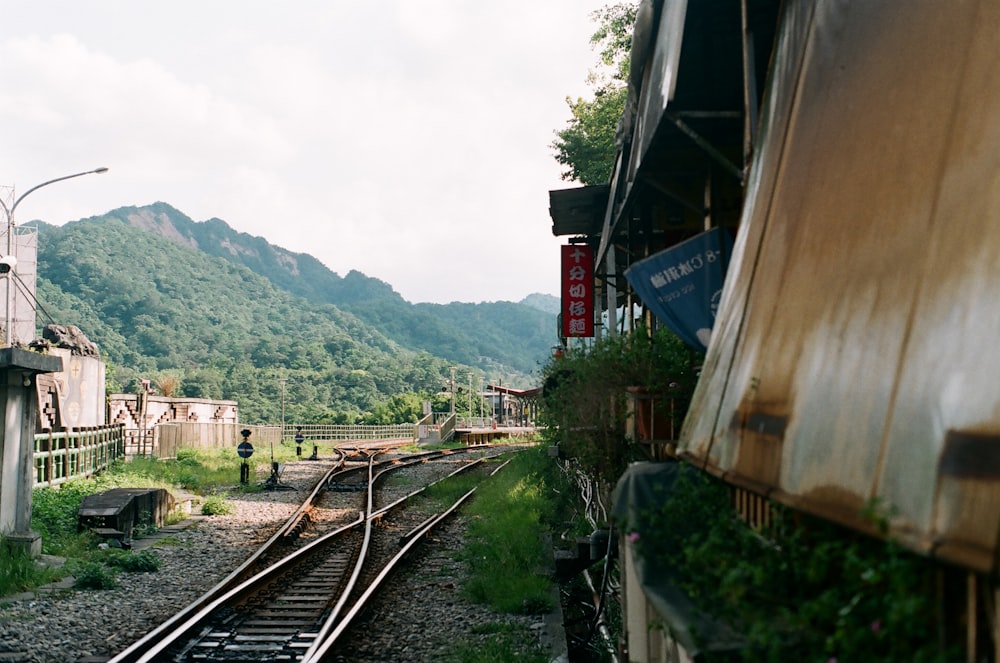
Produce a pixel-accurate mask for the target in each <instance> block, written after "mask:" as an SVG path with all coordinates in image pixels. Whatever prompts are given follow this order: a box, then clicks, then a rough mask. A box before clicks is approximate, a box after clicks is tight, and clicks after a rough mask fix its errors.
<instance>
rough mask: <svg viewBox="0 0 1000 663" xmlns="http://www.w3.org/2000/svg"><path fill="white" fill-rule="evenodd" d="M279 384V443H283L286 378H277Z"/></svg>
mask: <svg viewBox="0 0 1000 663" xmlns="http://www.w3.org/2000/svg"><path fill="white" fill-rule="evenodd" d="M278 382H280V383H281V443H282V444H284V443H285V383H286V382H288V378H278Z"/></svg>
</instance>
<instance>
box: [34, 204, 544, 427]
mask: <svg viewBox="0 0 1000 663" xmlns="http://www.w3.org/2000/svg"><path fill="white" fill-rule="evenodd" d="M37 226H38V231H39V238H38V244H39V249H38V299H39V301H40V304H41V306H40V309H39V314H38V318H39V325H44V324H47V323H48V322H50V321H52V322H57V323H59V324H73V325H77V326H78V327H80V328H81V329H82V330H83V331H84V333H86V334H87V336H88V337H89V338H90V339H91V340H93V341H94V342H96V343H97V344H98V346H99V347H100V348H101V351H102V354H104V355H105V356H106V357H107V359H108V361H109V365H110V368H111V370H110V371H109V381H110V382H111V383H112V387H113V388H123V389H128V390H130V389H131V388H134V383H135V381H137V380H139V379H141V378H150V379H153V380H154V381H155V380H156V379H158V378H162V377H175V378H179V380H180V385H181V386H180V395H184V396H191V397H204V398H229V399H235V400H238V401H239V402H240V411H241V419H242V420H244V421H247V422H248V423H252V422H254V421H265V420H267V421H277V420H278V418H279V416H280V413H279V410H280V407H281V405H280V395H279V393H278V391H279V385H280V383H279V380H280V379H287V382H286V387H287V395H286V399H285V400H286V401H287V402H286V409H287V412H286V413H287V414H288V416H289V417H292V418H295V419H296V420H298V421H307V420H309V421H331V420H334V419H337V420H347V419H356V418H359V417H363V416H369V415H370V414H371V413H372V412H373V411H378V410H379V408H380V407H384V406H385V404H386V403H387V402H388V401H390V400H391V399H392V398H393V397H398V395H400V394H406V393H409V392H415V393H417V394H423V397H426V396H427V394H432V393H434V392H438V391H440V390H441V389H442V387H444V385H445V384H446V383H447V381H448V376H449V374H450V372H451V369H452V367H457V368H458V370H459V375H460V376H462V377H464V376H467V374H468V372H469V371H470V370H471V371H473V372H475V373H476V374H477V375H485V378H486V379H487V380H490V381H492V380H494V379H498V378H499V379H502V380H503V383H504V384H509V385H515V386H525V387H527V386H533V382H534V379H533V378H532V376H531V374H532V373H533V372H534V371H535V369H536V368H537V367H538V365H539V364H540V363H541V362H543V361H544V360H545V358H546V357H547V356H548V353H549V349H550V347H551V346H552V345H553V341H554V338H555V316H554V315H552V314H550V313H547V312H545V311H542V310H539V308H538V307H537V306H531V305H526V304H519V303H512V302H495V303H480V304H460V303H453V304H448V305H436V304H410V303H408V302H406V301H405V300H404V299H403V298H402V297H401V296H400V295H399V294H398V293H396V292H395V291H394V290H393V289H392V287H391V286H389V285H388V284H386V283H384V282H382V281H379V280H378V279H372V278H369V277H366V276H365V275H363V274H361V273H360V272H356V271H351V272H349V273H348V274H347V276H345V277H340V276H339V275H337V274H336V273H334V272H332V271H330V270H329V269H327V268H326V267H325V266H324V265H323V264H322V263H320V262H319V261H318V260H316V259H315V258H313V257H312V256H309V255H306V254H298V253H292V252H289V251H286V250H284V249H282V248H280V247H276V246H273V245H271V244H269V243H268V242H266V241H265V240H263V239H261V238H259V237H252V236H249V235H247V234H245V233H239V232H236V231H235V230H233V229H232V228H230V227H229V226H228V225H227V224H226V223H225V222H223V221H221V220H219V219H211V220H209V221H205V222H201V223H197V222H194V221H192V220H191V219H190V218H188V217H186V216H185V215H184V214H182V213H180V212H179V211H177V210H176V209H174V208H173V207H171V206H169V205H166V204H164V203H156V204H155V205H150V206H147V207H126V208H121V209H118V210H114V211H112V212H109V213H108V214H106V215H103V216H100V217H92V218H89V219H83V220H80V221H76V222H73V223H68V224H66V225H64V226H60V227H56V226H50V225H47V224H43V223H39V224H37ZM338 418H339V419H338ZM345 418H346V419H345Z"/></svg>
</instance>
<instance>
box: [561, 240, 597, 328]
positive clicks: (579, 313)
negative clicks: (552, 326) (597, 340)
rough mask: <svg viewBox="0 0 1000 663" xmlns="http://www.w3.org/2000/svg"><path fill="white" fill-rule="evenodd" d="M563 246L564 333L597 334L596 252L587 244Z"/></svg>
mask: <svg viewBox="0 0 1000 663" xmlns="http://www.w3.org/2000/svg"><path fill="white" fill-rule="evenodd" d="M561 248H562V334H563V337H565V338H573V337H589V336H593V335H594V252H593V250H592V249H591V248H590V247H589V246H586V245H581V244H568V245H566V246H563V247H561Z"/></svg>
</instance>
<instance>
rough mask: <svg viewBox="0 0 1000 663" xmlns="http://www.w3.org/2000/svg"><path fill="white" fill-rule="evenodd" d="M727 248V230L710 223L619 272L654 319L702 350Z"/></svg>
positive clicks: (723, 272) (712, 317) (719, 292)
mask: <svg viewBox="0 0 1000 663" xmlns="http://www.w3.org/2000/svg"><path fill="white" fill-rule="evenodd" d="M731 253H732V240H731V239H730V238H729V234H728V233H726V232H725V231H721V230H720V229H719V228H712V229H711V230H708V231H706V232H703V233H701V234H700V235H695V236H694V237H692V238H691V239H688V240H685V241H683V242H681V243H680V244H678V245H676V246H672V247H670V248H669V249H666V250H664V251H660V252H659V253H657V254H654V255H652V256H650V257H648V258H645V259H643V260H640V261H639V262H637V263H635V264H633V265H632V266H631V267H629V268H628V269H627V270H625V278H626V279H628V282H629V285H631V286H632V289H633V290H635V292H636V294H637V295H639V299H641V300H642V303H643V304H645V305H646V307H647V308H649V310H650V311H652V312H653V315H655V316H656V317H657V318H658V319H659V320H660V322H662V323H663V324H665V325H667V326H668V327H670V329H671V330H673V332H674V333H675V334H677V335H678V336H680V337H681V339H682V340H683V341H684V342H685V343H687V344H688V345H691V346H692V347H695V348H698V349H700V350H705V349H706V348H707V347H708V341H709V338H710V337H711V333H712V325H713V324H714V323H715V313H716V311H717V310H718V307H719V299H720V297H721V296H722V283H723V281H724V280H725V275H726V265H727V264H728V262H729V255H730V254H731Z"/></svg>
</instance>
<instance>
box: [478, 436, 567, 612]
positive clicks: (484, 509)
mask: <svg viewBox="0 0 1000 663" xmlns="http://www.w3.org/2000/svg"><path fill="white" fill-rule="evenodd" d="M563 481H564V479H563V478H562V475H561V474H560V472H559V471H558V468H557V467H556V466H555V463H553V461H552V459H551V458H549V456H548V454H547V450H546V449H545V448H544V447H542V446H535V447H528V448H526V449H524V450H522V451H518V452H515V453H514V454H513V455H512V456H511V462H510V463H509V464H508V465H507V466H506V467H505V468H504V469H502V470H501V471H499V472H498V473H496V474H495V475H493V476H492V477H491V478H490V479H489V480H488V481H486V482H485V483H484V484H483V485H482V486H480V488H479V489H478V490H477V491H476V493H475V495H474V497H473V500H472V503H471V504H470V505H469V506H468V508H467V509H466V513H467V514H468V516H469V517H470V520H469V527H468V536H467V540H466V546H465V549H464V551H463V552H462V560H463V561H465V562H466V563H467V564H468V566H469V569H470V572H471V575H470V577H469V579H468V581H467V582H466V584H465V586H464V588H463V591H464V592H465V593H466V595H467V596H468V597H469V598H470V599H471V600H473V601H476V602H478V603H484V604H487V605H489V606H490V607H492V608H493V609H495V610H497V611H500V612H507V613H513V614H538V613H542V612H547V611H549V610H551V609H552V608H554V607H555V606H554V605H553V604H554V592H553V587H554V581H553V580H552V579H551V578H550V577H549V575H548V571H549V570H550V568H551V559H550V556H549V550H548V547H547V545H546V543H545V533H546V532H547V531H549V530H550V528H551V526H552V525H553V523H554V522H555V521H556V520H557V519H558V518H559V515H558V512H559V505H558V504H556V503H555V502H553V499H552V498H553V496H557V495H560V494H569V491H568V489H567V488H566V487H565V486H564V485H562V483H563Z"/></svg>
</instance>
